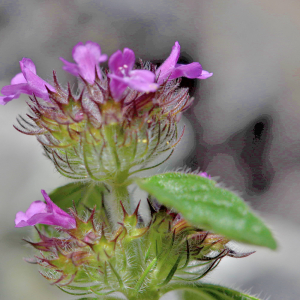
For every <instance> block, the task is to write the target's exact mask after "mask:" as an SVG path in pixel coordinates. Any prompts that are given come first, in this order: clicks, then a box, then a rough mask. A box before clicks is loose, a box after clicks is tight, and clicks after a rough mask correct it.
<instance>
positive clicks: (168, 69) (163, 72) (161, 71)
mask: <svg viewBox="0 0 300 300" xmlns="http://www.w3.org/2000/svg"><path fill="white" fill-rule="evenodd" d="M179 55H180V45H179V43H178V42H175V45H174V46H173V47H172V51H171V54H170V55H169V57H168V58H167V59H166V60H165V61H164V62H163V64H162V65H161V66H160V67H159V68H158V69H157V70H156V74H157V75H158V76H159V77H158V83H159V84H161V83H163V82H164V81H165V80H166V79H167V78H168V76H169V75H170V73H172V72H173V70H174V68H175V66H176V64H177V61H178V59H179Z"/></svg>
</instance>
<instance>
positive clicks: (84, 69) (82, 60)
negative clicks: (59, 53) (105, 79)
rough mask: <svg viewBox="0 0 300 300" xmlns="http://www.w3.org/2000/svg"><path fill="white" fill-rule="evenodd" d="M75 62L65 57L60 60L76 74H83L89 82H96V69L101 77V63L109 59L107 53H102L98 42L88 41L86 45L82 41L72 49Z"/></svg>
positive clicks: (66, 69)
mask: <svg viewBox="0 0 300 300" xmlns="http://www.w3.org/2000/svg"><path fill="white" fill-rule="evenodd" d="M72 56H73V59H74V60H75V62H76V64H75V63H70V62H68V61H67V60H65V59H64V58H62V57H60V60H61V61H62V62H63V63H64V64H65V65H64V66H63V69H64V70H65V71H66V72H69V73H71V74H72V75H74V76H81V77H82V78H83V79H84V80H86V81H87V82H88V83H89V84H93V83H94V82H95V70H96V71H97V75H98V77H101V72H100V68H99V63H102V62H105V61H106V60H107V55H106V54H101V48H100V46H99V45H98V44H97V43H94V42H91V41H88V42H86V44H85V45H84V44H83V43H82V42H80V43H78V44H77V45H75V46H74V48H73V51H72Z"/></svg>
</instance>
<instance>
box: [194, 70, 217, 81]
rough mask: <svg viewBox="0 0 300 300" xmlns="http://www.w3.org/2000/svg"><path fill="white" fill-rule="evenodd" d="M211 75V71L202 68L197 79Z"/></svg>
mask: <svg viewBox="0 0 300 300" xmlns="http://www.w3.org/2000/svg"><path fill="white" fill-rule="evenodd" d="M211 76H213V73H209V72H207V71H205V70H202V73H201V75H200V76H198V77H197V78H198V79H206V78H208V77H211Z"/></svg>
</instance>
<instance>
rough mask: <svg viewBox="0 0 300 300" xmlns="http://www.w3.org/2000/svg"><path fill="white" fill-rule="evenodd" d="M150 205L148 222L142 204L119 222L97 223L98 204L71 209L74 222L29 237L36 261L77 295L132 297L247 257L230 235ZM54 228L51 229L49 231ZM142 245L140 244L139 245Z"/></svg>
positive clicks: (44, 272)
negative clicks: (84, 213) (84, 210)
mask: <svg viewBox="0 0 300 300" xmlns="http://www.w3.org/2000/svg"><path fill="white" fill-rule="evenodd" d="M149 205H150V209H151V221H150V222H149V224H148V225H147V226H145V225H144V222H143V221H142V220H141V217H140V216H139V214H138V210H139V205H138V206H137V207H136V209H135V211H134V213H133V214H132V215H129V214H128V213H127V211H126V210H125V209H124V208H123V213H124V215H123V220H122V222H121V223H119V228H117V229H116V230H112V229H111V227H110V225H109V223H106V222H105V221H103V220H100V223H97V221H96V220H95V214H98V215H99V211H96V208H94V209H93V210H92V212H91V214H90V216H89V217H88V218H87V220H84V219H82V218H81V217H79V216H78V214H77V212H76V209H70V213H71V214H72V215H73V217H74V219H76V227H74V228H72V229H63V230H62V231H63V234H64V236H63V237H60V238H57V234H60V235H62V231H61V230H60V232H57V231H56V229H55V228H53V227H50V228H48V229H47V232H48V234H50V235H51V234H53V235H54V236H55V237H52V236H46V235H45V234H43V233H41V231H39V230H38V236H39V241H38V242H35V243H33V242H29V243H30V244H31V245H32V246H33V247H34V248H35V249H37V250H38V251H39V255H38V256H35V259H34V260H30V262H35V263H37V264H39V265H40V266H41V267H42V270H41V274H42V275H43V276H44V277H45V278H46V279H48V280H49V281H50V282H51V283H52V284H56V285H58V286H59V287H60V289H62V290H63V291H65V292H68V293H70V292H72V294H74V295H91V296H95V295H100V294H101V295H103V294H109V293H112V292H120V293H123V294H124V296H126V297H128V298H129V299H144V297H143V293H156V292H157V282H160V283H161V284H160V286H167V285H168V284H173V283H175V282H176V281H180V280H189V281H196V280H198V279H200V278H203V277H204V276H205V275H207V274H208V273H209V272H210V271H211V270H213V269H214V268H215V267H216V266H217V264H218V263H219V262H220V261H221V259H222V258H223V257H225V256H231V257H245V256H248V255H250V254H251V253H237V252H235V251H233V250H231V249H230V248H229V247H228V245H227V244H228V242H229V240H227V239H226V238H224V237H222V236H220V235H216V234H212V233H210V232H208V231H203V230H201V229H198V228H195V227H193V226H191V225H190V224H188V223H187V222H186V221H185V220H184V219H183V218H182V217H181V216H180V215H178V214H176V213H174V212H173V213H172V212H170V211H169V210H168V209H167V208H166V207H164V206H161V207H160V208H159V210H156V209H154V207H153V205H152V203H151V202H149ZM51 232H52V233H51ZM137 245H139V246H137Z"/></svg>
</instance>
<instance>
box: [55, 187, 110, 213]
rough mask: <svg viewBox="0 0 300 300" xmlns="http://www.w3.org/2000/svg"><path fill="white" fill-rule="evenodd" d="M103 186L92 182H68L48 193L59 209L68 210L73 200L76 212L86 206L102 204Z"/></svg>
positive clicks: (99, 205) (98, 206)
mask: <svg viewBox="0 0 300 300" xmlns="http://www.w3.org/2000/svg"><path fill="white" fill-rule="evenodd" d="M103 192H104V187H103V186H102V185H96V184H94V183H79V182H75V183H69V184H67V185H64V186H61V187H59V188H57V189H55V190H54V191H53V192H52V193H50V195H49V196H50V198H51V200H52V201H53V202H54V203H55V204H56V205H57V206H59V207H60V208H61V209H63V210H65V211H67V212H68V208H69V207H72V206H73V201H74V203H75V206H76V208H77V211H78V212H81V211H83V210H85V208H86V207H88V208H91V209H92V208H93V207H94V205H97V208H98V209H99V208H101V206H102V194H103Z"/></svg>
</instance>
